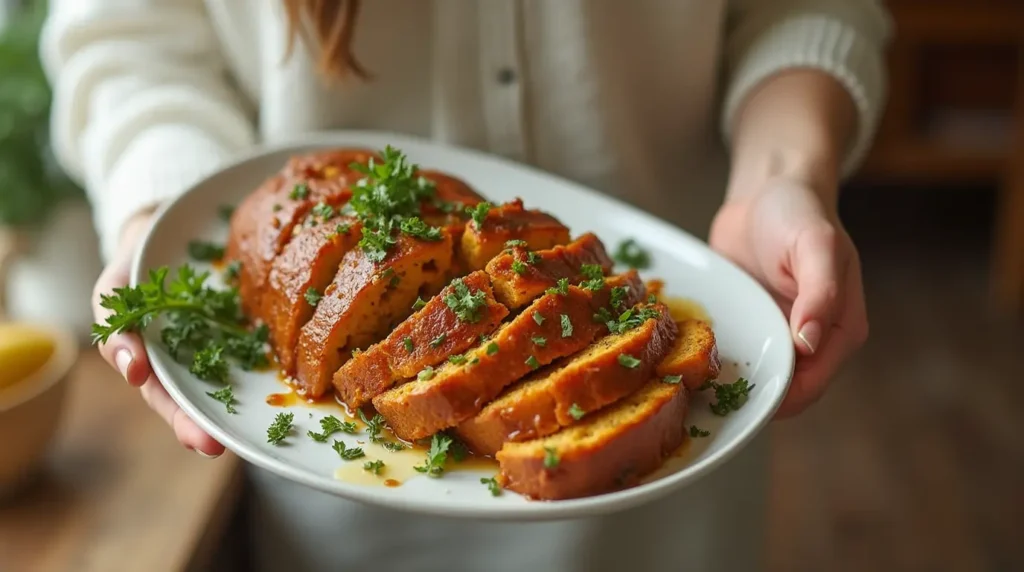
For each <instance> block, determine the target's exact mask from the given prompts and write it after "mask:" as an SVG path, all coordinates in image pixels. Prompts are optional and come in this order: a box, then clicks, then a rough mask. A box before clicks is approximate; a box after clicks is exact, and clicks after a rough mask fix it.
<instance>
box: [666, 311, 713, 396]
mask: <svg viewBox="0 0 1024 572" xmlns="http://www.w3.org/2000/svg"><path fill="white" fill-rule="evenodd" d="M721 369H722V362H721V360H720V359H719V357H718V346H717V344H716V343H715V332H714V331H713V330H712V329H711V325H710V324H708V323H707V322H703V321H700V320H686V321H684V322H680V323H679V336H677V337H676V341H675V343H673V344H672V349H671V350H670V351H669V353H668V355H667V356H666V357H665V359H664V360H662V362H661V363H660V364H658V369H657V370H656V371H655V374H656V375H657V376H658V377H659V378H663V377H666V376H673V377H674V376H680V380H679V381H681V382H682V384H683V385H684V386H686V388H687V389H690V390H693V391H696V390H697V389H698V388H699V387H700V386H702V385H704V382H706V381H708V380H709V379H716V378H717V377H718V374H719V372H720V371H721Z"/></svg>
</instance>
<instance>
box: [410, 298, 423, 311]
mask: <svg viewBox="0 0 1024 572" xmlns="http://www.w3.org/2000/svg"><path fill="white" fill-rule="evenodd" d="M426 305H427V303H426V302H425V301H424V300H423V298H420V297H419V296H417V297H416V301H415V302H413V303H412V309H413V311H414V312H415V311H416V310H420V309H422V308H423V307H424V306H426Z"/></svg>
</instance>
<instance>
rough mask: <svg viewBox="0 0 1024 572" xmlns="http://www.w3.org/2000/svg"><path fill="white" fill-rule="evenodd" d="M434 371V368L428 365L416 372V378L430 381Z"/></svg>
mask: <svg viewBox="0 0 1024 572" xmlns="http://www.w3.org/2000/svg"><path fill="white" fill-rule="evenodd" d="M435 373H436V372H435V371H434V368H433V367H431V366H429V365H428V366H427V367H425V368H423V369H422V370H420V372H419V373H418V374H416V379H419V380H420V381H430V380H432V379H434V375H435Z"/></svg>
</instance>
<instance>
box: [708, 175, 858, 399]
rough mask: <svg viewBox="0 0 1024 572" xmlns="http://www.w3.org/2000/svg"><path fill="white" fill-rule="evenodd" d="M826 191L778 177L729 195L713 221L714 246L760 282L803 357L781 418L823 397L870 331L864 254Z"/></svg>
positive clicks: (799, 356) (800, 355) (799, 357)
mask: <svg viewBox="0 0 1024 572" xmlns="http://www.w3.org/2000/svg"><path fill="white" fill-rule="evenodd" d="M822 194H823V193H822V192H820V191H819V192H816V191H815V190H813V189H811V188H810V186H809V185H808V184H806V183H804V182H802V181H800V180H795V179H790V178H772V179H769V180H767V181H766V182H765V183H763V184H762V185H761V186H760V188H758V189H755V190H752V191H750V192H745V193H741V194H739V196H736V197H735V198H732V199H730V200H728V201H727V202H726V203H725V205H723V206H722V208H721V210H720V211H719V212H718V215H717V216H716V217H715V220H714V222H713V224H712V227H711V238H710V242H711V246H712V247H713V248H715V250H717V251H719V252H721V253H722V254H724V255H725V256H726V257H728V258H729V259H731V260H733V261H734V262H736V263H737V264H739V265H740V266H742V267H743V268H744V269H745V270H746V271H747V272H749V273H750V274H751V275H753V276H754V277H755V278H756V279H757V280H758V281H760V282H761V284H762V285H764V286H765V287H766V288H767V289H768V291H769V292H771V293H772V295H773V296H774V297H775V299H776V301H777V302H778V304H779V306H780V307H781V308H782V310H783V312H785V314H786V315H787V316H788V317H789V325H790V331H791V333H792V337H793V342H794V344H795V345H796V348H797V354H798V357H797V363H796V372H795V374H794V377H793V382H792V385H791V386H790V388H789V392H788V393H787V395H786V398H785V401H783V403H782V406H781V408H780V410H779V413H778V415H779V416H780V417H788V416H792V415H795V414H797V413H800V412H801V411H803V410H804V409H806V408H807V407H808V406H809V405H811V404H813V403H814V402H815V401H817V400H818V398H820V397H821V396H822V395H823V394H824V392H825V389H826V388H827V387H828V382H829V379H830V378H831V377H832V376H833V375H834V374H835V373H836V371H837V370H838V369H839V367H840V366H841V365H842V363H843V362H844V361H845V360H846V359H847V358H848V357H850V355H851V354H852V353H853V352H854V351H855V350H857V349H858V348H859V347H860V346H861V345H862V344H863V343H864V341H865V340H866V338H867V334H868V323H867V314H866V311H865V306H864V291H863V287H862V285H861V267H860V258H859V256H858V255H857V249H856V248H855V247H854V245H853V242H852V241H851V240H850V236H849V235H848V234H847V233H846V231H845V230H844V229H843V227H842V225H841V224H840V223H839V220H838V217H837V216H836V213H835V209H834V208H833V207H828V206H826V205H825V204H824V203H823V201H822V199H820V198H819V197H820V196H821V195H822ZM824 194H825V195H826V196H828V195H834V191H833V192H831V193H827V192H826V193H824Z"/></svg>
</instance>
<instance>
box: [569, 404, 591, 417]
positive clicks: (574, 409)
mask: <svg viewBox="0 0 1024 572" xmlns="http://www.w3.org/2000/svg"><path fill="white" fill-rule="evenodd" d="M586 414H587V412H586V411H584V410H583V408H582V407H580V406H579V405H576V404H575V403H573V404H572V406H570V407H569V415H570V416H572V418H573V419H575V420H577V421H579V420H580V419H583V416H584V415H586Z"/></svg>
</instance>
